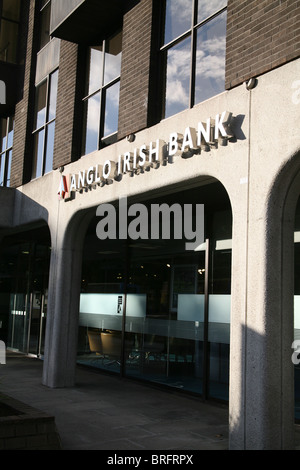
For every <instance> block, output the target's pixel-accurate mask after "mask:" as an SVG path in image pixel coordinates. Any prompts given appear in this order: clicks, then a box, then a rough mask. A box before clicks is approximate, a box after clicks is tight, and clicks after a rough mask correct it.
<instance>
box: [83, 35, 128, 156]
mask: <svg viewBox="0 0 300 470" xmlns="http://www.w3.org/2000/svg"><path fill="white" fill-rule="evenodd" d="M121 57H122V32H120V33H118V34H116V35H115V36H113V37H112V38H110V39H107V40H105V41H103V43H102V44H101V45H100V46H97V47H91V48H90V50H89V58H88V74H87V83H86V90H87V95H86V96H85V98H84V108H85V119H84V139H83V150H82V151H83V153H84V155H86V154H88V153H90V152H93V151H95V150H98V149H99V148H102V147H105V146H106V145H109V144H111V143H113V142H115V141H116V138H117V131H118V116H119V94H120V72H121Z"/></svg>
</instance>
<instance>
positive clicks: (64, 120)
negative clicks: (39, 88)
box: [53, 41, 85, 169]
mask: <svg viewBox="0 0 300 470" xmlns="http://www.w3.org/2000/svg"><path fill="white" fill-rule="evenodd" d="M78 51H79V47H78V46H77V45H76V44H74V43H71V42H67V41H61V45H60V61H59V75H58V89H57V106H56V121H55V141H54V161H53V169H56V168H58V167H60V166H63V165H66V164H68V163H70V162H72V161H73V160H74V159H76V158H78V157H79V156H80V141H81V134H82V126H81V117H82V116H81V114H82V113H81V106H82V101H81V99H80V97H79V95H80V90H79V89H78V87H77V83H78V81H80V83H81V84H82V83H84V76H83V77H81V72H80V70H85V64H82V65H83V66H82V67H78V64H79V60H78V56H79V53H78ZM82 96H83V94H81V98H82Z"/></svg>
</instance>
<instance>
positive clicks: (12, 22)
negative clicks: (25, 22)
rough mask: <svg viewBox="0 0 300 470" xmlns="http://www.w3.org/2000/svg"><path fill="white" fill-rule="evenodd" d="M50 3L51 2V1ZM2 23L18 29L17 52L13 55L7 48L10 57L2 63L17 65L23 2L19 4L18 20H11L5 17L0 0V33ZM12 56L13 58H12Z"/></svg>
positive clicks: (0, 0) (16, 33) (5, 58)
mask: <svg viewBox="0 0 300 470" xmlns="http://www.w3.org/2000/svg"><path fill="white" fill-rule="evenodd" d="M49 1H50V0H49ZM2 22H4V23H5V22H6V23H7V26H12V25H14V26H15V27H16V32H15V35H16V37H17V39H16V43H15V50H14V51H13V53H11V49H9V48H7V49H6V51H7V52H6V54H8V56H9V57H7V56H6V57H4V58H3V59H1V61H2V62H6V63H10V64H17V63H18V59H19V57H18V55H19V51H18V47H19V34H20V23H21V2H19V17H18V19H14V18H10V17H7V16H5V15H4V13H3V3H2V0H0V31H1V26H2V27H3V24H2ZM8 46H9V43H8ZM10 55H11V56H12V57H10Z"/></svg>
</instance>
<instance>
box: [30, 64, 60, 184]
mask: <svg viewBox="0 0 300 470" xmlns="http://www.w3.org/2000/svg"><path fill="white" fill-rule="evenodd" d="M57 83H58V70H56V71H55V72H54V73H52V74H51V75H49V77H48V78H47V80H46V81H44V82H43V83H42V84H41V85H40V86H38V87H37V90H36V101H35V125H34V157H33V167H32V178H38V177H39V176H42V175H43V174H45V173H48V172H50V171H51V170H52V164H53V149H54V133H55V116H56V98H57Z"/></svg>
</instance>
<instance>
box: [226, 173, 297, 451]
mask: <svg viewBox="0 0 300 470" xmlns="http://www.w3.org/2000/svg"><path fill="white" fill-rule="evenodd" d="M298 180H299V177H298ZM280 182H281V186H279V184H274V186H273V188H272V193H271V194H270V195H269V196H268V197H266V198H265V201H263V200H262V199H261V205H259V204H258V203H257V201H255V204H253V205H252V206H251V204H250V209H249V218H248V233H247V241H246V257H245V258H244V257H243V256H244V255H243V251H241V250H240V248H241V247H239V250H240V251H235V256H237V258H239V257H240V263H238V262H237V261H235V263H236V264H235V266H234V265H233V275H232V284H233V296H232V319H231V364H230V371H231V376H230V403H229V416H230V421H229V434H230V439H229V442H230V444H229V445H230V449H248V450H256V449H258V450H259V449H261V450H262V449H265V450H269V449H282V450H283V449H293V448H294V378H293V363H292V360H291V356H292V349H291V345H292V341H293V296H294V288H293V265H294V260H293V244H294V239H293V231H294V215H295V206H296V201H297V197H298V195H299V189H297V187H298V188H299V187H300V186H299V181H298V182H294V188H292V189H291V190H290V191H289V193H288V197H287V195H286V194H285V192H286V188H287V187H288V185H287V184H284V183H286V182H287V181H285V178H284V179H280ZM280 188H281V189H280ZM252 209H253V210H252ZM236 219H237V218H236ZM235 224H236V225H237V226H238V221H237V220H235ZM236 243H238V242H236ZM235 248H237V246H235V245H233V252H234V250H235ZM243 259H244V261H245V265H244V270H243V268H242V266H241V265H242V262H243ZM235 283H237V284H241V283H244V284H245V289H244V290H243V288H242V287H241V286H238V287H235Z"/></svg>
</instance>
